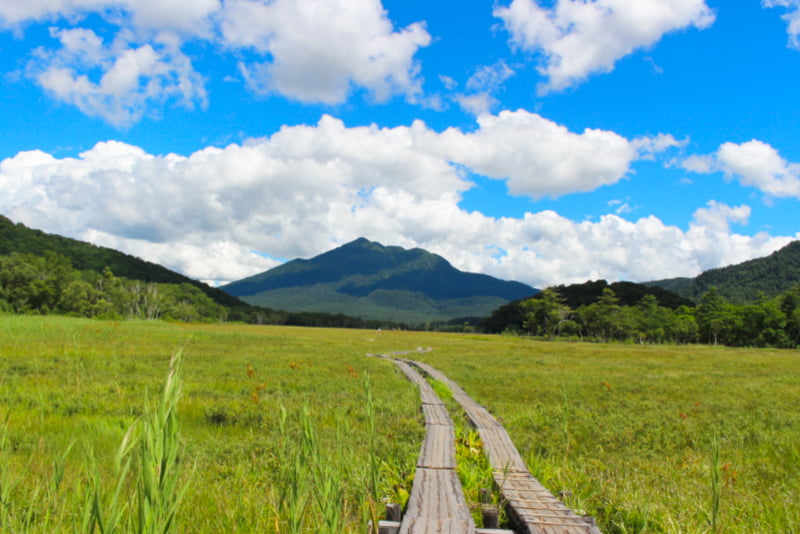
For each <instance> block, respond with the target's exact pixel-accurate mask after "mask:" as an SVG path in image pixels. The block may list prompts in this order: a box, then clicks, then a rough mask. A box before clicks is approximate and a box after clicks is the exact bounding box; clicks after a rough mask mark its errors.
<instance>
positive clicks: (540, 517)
mask: <svg viewBox="0 0 800 534" xmlns="http://www.w3.org/2000/svg"><path fill="white" fill-rule="evenodd" d="M400 364H401V363H400V362H398V365H400ZM402 364H404V365H406V366H411V365H413V366H415V367H417V368H419V369H420V370H422V371H423V372H424V373H426V374H428V375H429V376H431V377H432V378H434V379H435V380H438V381H440V382H443V383H444V384H446V385H447V386H448V387H449V388H450V391H451V392H452V394H453V398H454V399H455V400H456V401H457V402H458V403H459V404H461V406H462V407H463V409H464V411H465V412H466V413H467V417H468V418H469V420H470V421H471V423H472V424H473V426H475V428H476V429H477V430H478V433H479V434H480V436H481V441H482V442H483V447H484V450H485V451H486V455H487V456H488V458H489V463H490V464H491V466H492V475H493V478H494V481H495V484H497V487H498V488H499V489H500V492H501V493H502V495H503V498H504V500H505V501H506V502H507V503H508V510H509V514H510V516H511V518H512V521H513V522H514V524H515V525H516V526H517V528H518V529H519V534H601V532H600V529H599V528H597V526H595V525H594V521H593V520H592V519H591V518H584V517H581V516H579V515H577V514H575V512H573V511H572V510H570V509H569V508H567V507H566V506H565V505H564V504H563V503H562V502H561V501H559V500H558V499H557V498H556V497H555V496H553V495H552V494H551V493H550V492H549V491H548V490H547V488H545V487H544V486H542V484H541V483H540V482H539V481H538V480H536V478H534V477H533V475H531V473H530V471H529V470H528V467H527V465H526V464H525V461H524V460H523V459H522V456H521V455H520V454H519V451H517V448H516V447H515V446H514V444H513V442H512V441H511V437H510V436H509V435H508V432H506V430H505V428H503V426H502V425H501V424H500V423H499V422H498V421H497V419H495V418H494V417H493V416H492V414H490V413H489V411H488V410H487V409H486V408H484V407H483V406H481V405H480V404H478V403H477V402H476V401H475V400H474V399H472V397H470V396H469V395H467V393H466V392H465V391H464V390H463V389H462V388H461V387H460V386H459V385H458V384H456V383H455V382H453V381H452V380H450V379H449V378H447V376H445V375H444V374H443V373H442V372H440V371H438V370H436V369H434V368H433V367H431V366H430V365H427V364H425V363H422V362H417V361H413V360H402ZM406 376H408V375H406ZM429 387H430V386H429ZM463 532H466V531H463Z"/></svg>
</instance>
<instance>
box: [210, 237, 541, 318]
mask: <svg viewBox="0 0 800 534" xmlns="http://www.w3.org/2000/svg"><path fill="white" fill-rule="evenodd" d="M222 289H224V290H225V291H227V292H229V293H230V294H232V295H236V296H239V297H242V299H243V300H245V301H247V302H250V303H253V304H259V305H262V306H269V307H273V308H278V309H286V310H290V311H328V312H334V313H345V314H347V315H356V316H361V317H369V318H387V316H386V315H384V316H383V317H376V316H374V315H371V314H370V313H368V312H364V313H361V312H359V311H358V310H359V309H362V308H363V307H364V306H365V302H366V301H369V305H368V306H367V307H368V308H370V309H373V308H374V307H375V306H378V307H380V308H382V309H383V312H384V313H385V314H389V313H391V310H393V309H394V310H396V308H398V307H400V308H402V309H403V311H404V312H407V311H409V309H410V308H415V307H418V306H419V305H420V303H421V302H422V301H424V305H425V306H427V307H428V308H431V310H429V315H431V316H432V317H431V318H432V319H449V318H453V317H458V316H466V315H474V316H480V315H486V314H488V313H491V311H492V309H494V308H495V307H497V305H498V304H503V303H505V302H508V301H511V300H516V299H519V298H523V297H527V296H530V295H532V294H534V293H535V292H536V290H535V289H534V288H532V287H530V286H527V285H525V284H521V283H519V282H507V281H503V280H498V279H496V278H493V277H491V276H488V275H483V274H475V273H465V272H462V271H459V270H458V269H456V268H455V267H453V266H452V265H451V264H450V263H449V262H448V261H447V260H445V259H444V258H442V257H441V256H438V255H436V254H433V253H431V252H428V251H426V250H424V249H421V248H413V249H404V248H402V247H399V246H384V245H382V244H381V243H378V242H375V241H370V240H369V239H367V238H364V237H359V238H358V239H355V240H354V241H351V242H349V243H345V244H344V245H341V246H339V247H337V248H335V249H332V250H329V251H327V252H325V253H323V254H320V255H319V256H316V257H314V258H311V259H308V260H300V259H298V260H292V261H290V262H288V263H285V264H283V265H281V266H279V267H276V268H274V269H271V270H269V271H266V272H263V273H261V274H258V275H255V276H251V277H249V278H245V279H243V280H239V281H237V282H233V283H231V284H228V285H226V286H224V287H223V288H222ZM310 295H314V297H311V296H310ZM470 299H472V300H473V302H474V303H477V302H479V301H480V302H481V303H482V304H481V305H479V306H477V307H476V306H475V305H472V307H471V308H470V305H469V304H467V303H466V302H467V301H468V300H470ZM300 301H302V302H301V303H299V302H300ZM377 301H380V302H379V305H376V304H375V303H376V302H377ZM446 301H453V302H456V301H460V302H461V303H462V306H461V307H460V308H459V314H458V315H454V316H448V315H443V314H442V313H440V311H439V310H438V309H437V307H438V308H441V306H443V304H442V303H444V302H446ZM337 303H338V304H337ZM465 310H466V312H465ZM393 319H394V320H403V319H400V318H398V317H394V318H393Z"/></svg>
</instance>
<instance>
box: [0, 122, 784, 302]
mask: <svg viewBox="0 0 800 534" xmlns="http://www.w3.org/2000/svg"><path fill="white" fill-rule="evenodd" d="M478 126H479V127H478V129H477V130H475V131H474V132H468V133H466V132H463V131H460V130H456V129H448V130H445V131H443V132H436V131H434V130H432V129H430V128H428V127H427V126H426V125H425V124H424V123H422V122H419V121H417V122H414V123H413V124H411V125H410V126H404V127H396V128H378V127H377V126H370V127H357V128H348V127H346V126H345V125H344V124H343V123H342V121H340V120H338V119H335V118H333V117H329V116H323V117H322V119H321V120H320V121H319V122H318V123H317V124H316V125H301V126H285V127H283V128H282V129H281V130H280V131H278V132H276V133H275V134H273V135H272V136H270V137H268V138H262V139H252V140H250V141H248V142H246V143H243V144H232V145H229V146H227V147H224V148H214V147H209V148H206V149H204V150H200V151H198V152H195V153H193V154H191V155H189V156H180V155H176V154H167V155H153V154H148V153H146V152H145V151H143V150H142V149H140V148H138V147H135V146H131V145H128V144H125V143H120V142H115V141H108V142H102V143H98V144H97V145H96V146H94V147H93V148H92V149H90V150H88V151H85V152H83V153H81V154H80V155H79V156H78V157H75V158H62V159H59V158H55V157H53V156H52V155H50V154H47V153H44V152H41V151H27V152H20V153H19V154H17V155H16V156H14V157H12V158H8V159H5V160H3V161H2V162H0V189H2V190H3V192H4V194H3V196H2V197H1V198H0V212H2V213H4V214H6V215H8V216H9V217H11V218H12V219H13V220H16V221H19V222H23V223H24V224H26V225H29V226H32V227H35V228H41V229H43V230H46V231H50V232H57V233H60V234H64V235H69V236H72V237H77V238H81V239H86V240H89V241H91V242H94V243H97V244H101V245H105V246H110V247H114V248H118V249H120V250H123V251H126V252H128V253H132V254H136V255H138V256H140V257H143V258H145V259H148V260H151V261H156V262H159V263H162V264H164V265H166V266H168V267H170V268H173V269H176V270H178V271H181V272H183V273H185V274H187V275H189V276H192V277H195V278H198V279H202V280H217V281H227V280H232V279H238V278H242V277H244V276H247V275H250V274H254V273H256V272H259V271H262V270H265V269H267V268H270V267H273V266H275V265H276V264H277V260H276V259H274V258H294V257H310V256H313V255H316V254H319V253H321V252H323V251H325V250H328V249H330V248H333V247H334V246H337V245H339V244H343V243H345V242H347V241H350V240H352V239H354V238H356V237H359V236H365V237H368V238H370V239H374V240H378V241H381V242H383V243H386V244H396V245H401V246H407V247H408V246H420V247H424V248H426V249H428V250H431V251H433V252H436V253H439V254H441V255H443V256H444V257H446V258H448V259H449V260H450V261H451V262H453V263H454V264H455V265H456V266H457V267H459V268H461V269H465V270H469V271H478V272H486V273H489V274H493V275H495V276H499V277H501V278H506V279H517V280H521V281H524V282H527V283H530V284H532V285H535V286H539V287H542V286H546V285H551V284H558V283H571V282H581V281H584V280H586V279H587V278H606V279H611V280H617V279H628V280H639V281H641V280H651V279H656V278H662V277H672V276H691V275H696V274H698V273H699V272H701V271H702V270H705V269H708V268H711V267H717V266H719V265H723V264H729V263H736V262H740V261H744V260H746V259H749V258H752V257H755V256H759V255H765V254H767V253H769V252H772V251H773V250H775V249H777V248H779V247H780V246H782V245H784V244H786V243H787V242H788V241H790V239H791V237H789V236H786V237H770V236H768V235H765V234H759V235H756V236H753V237H750V236H742V235H737V234H734V233H731V232H730V224H731V223H734V224H744V223H746V222H747V218H748V217H749V208H748V207H747V206H737V207H729V206H726V205H724V204H722V203H717V202H713V201H711V202H709V203H708V204H707V206H705V207H699V209H698V210H697V212H696V213H695V217H694V220H693V222H692V223H691V224H690V225H689V227H688V229H687V230H682V229H680V228H677V227H674V226H669V225H665V224H664V223H663V222H662V221H660V220H659V219H658V218H656V217H653V216H650V217H644V218H640V219H639V220H636V221H628V220H625V219H623V218H621V217H619V216H618V215H615V214H608V215H605V216H603V217H601V218H600V219H599V220H597V221H583V222H575V221H571V220H569V219H566V218H564V217H562V216H560V215H558V214H557V213H555V212H552V211H541V212H538V213H526V214H525V215H524V216H522V217H519V218H511V217H501V218H494V217H489V216H486V215H484V214H482V213H479V212H474V211H467V210H465V209H463V208H462V207H461V206H460V202H461V197H462V194H463V193H464V192H465V191H467V190H468V189H469V188H470V187H472V185H473V184H472V182H471V181H470V176H471V174H470V173H478V174H483V175H486V176H489V177H492V178H495V179H503V180H507V182H508V184H509V187H511V188H512V189H513V190H515V191H517V192H518V193H519V194H525V195H532V196H538V195H559V194H565V193H567V192H570V191H587V190H590V189H593V188H597V187H601V186H603V185H604V184H608V183H613V182H614V181H616V180H621V179H623V178H624V177H625V175H626V173H627V172H628V169H629V166H630V164H631V162H632V161H634V160H636V159H637V158H643V157H652V154H653V152H654V151H657V150H660V149H659V148H657V147H667V146H670V145H671V144H672V143H671V142H670V141H669V137H663V136H659V137H656V138H652V139H647V140H642V139H639V140H627V139H625V138H623V137H621V136H619V135H617V134H614V133H612V132H606V131H600V130H586V131H584V132H583V133H581V134H576V133H572V132H569V131H568V130H567V129H566V128H563V127H561V126H559V125H556V124H554V123H552V122H550V121H548V120H546V119H544V118H542V117H540V116H538V115H535V114H531V113H528V112H523V111H517V112H503V113H500V114H498V115H482V116H481V118H480V119H479V121H478ZM539 143H543V144H544V148H541V147H539V146H538V144H539ZM642 147H648V148H647V150H643V149H642ZM520 153H522V154H523V155H521V156H520V155H519V154H520ZM587 162H590V163H587Z"/></svg>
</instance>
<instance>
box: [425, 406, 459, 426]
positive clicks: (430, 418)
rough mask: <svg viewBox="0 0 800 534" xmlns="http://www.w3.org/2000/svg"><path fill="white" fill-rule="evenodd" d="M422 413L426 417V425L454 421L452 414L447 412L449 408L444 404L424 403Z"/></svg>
mask: <svg viewBox="0 0 800 534" xmlns="http://www.w3.org/2000/svg"><path fill="white" fill-rule="evenodd" d="M422 415H423V416H424V418H425V424H426V425H445V426H447V425H450V426H452V424H453V421H452V419H450V414H449V413H447V408H445V406H444V404H429V403H426V404H423V405H422Z"/></svg>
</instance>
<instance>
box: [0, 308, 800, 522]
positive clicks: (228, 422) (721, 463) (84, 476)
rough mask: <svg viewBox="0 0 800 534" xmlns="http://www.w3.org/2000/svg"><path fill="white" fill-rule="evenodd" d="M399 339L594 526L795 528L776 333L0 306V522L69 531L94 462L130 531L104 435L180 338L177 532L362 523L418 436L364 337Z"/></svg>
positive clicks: (112, 435)
mask: <svg viewBox="0 0 800 534" xmlns="http://www.w3.org/2000/svg"><path fill="white" fill-rule="evenodd" d="M417 347H430V348H432V349H433V350H432V351H431V352H427V353H424V354H419V355H416V356H414V357H416V358H418V359H422V360H424V361H427V362H428V363H430V364H432V365H434V366H435V367H438V368H439V369H441V370H442V371H443V372H445V373H446V374H447V375H448V376H449V377H450V378H452V379H453V380H455V381H456V382H458V383H459V384H460V385H461V386H462V387H464V389H465V390H466V391H467V392H468V393H470V394H471V395H472V396H473V397H475V398H476V399H477V400H478V401H479V402H481V403H483V404H485V405H486V406H487V407H488V408H489V409H490V410H491V411H492V412H493V413H494V414H495V415H496V416H498V417H499V418H500V419H501V420H502V421H503V422H504V423H505V425H506V427H507V428H508V430H509V433H510V434H511V436H512V438H513V439H514V440H515V443H516V444H517V446H518V448H519V449H520V451H521V452H522V453H523V456H524V457H525V458H526V459H527V461H528V464H529V466H530V467H531V470H532V472H533V473H534V475H535V476H537V477H538V478H539V479H540V480H541V481H542V482H543V483H544V484H545V485H546V486H547V487H548V488H549V489H550V490H551V491H552V492H553V493H555V494H557V495H558V494H561V495H562V498H563V499H564V500H565V502H566V503H567V504H568V505H569V506H571V507H573V508H574V509H576V510H577V511H579V512H581V513H585V514H589V515H593V516H595V517H596V518H597V520H598V524H599V525H600V527H601V528H602V530H603V531H604V532H670V533H678V532H684V533H694V532H699V533H702V532H742V533H744V532H798V531H800V507H798V506H797V504H796V503H797V502H798V500H800V445H798V443H799V442H800V439H799V438H800V372H798V371H800V352H798V351H789V350H782V351H781V350H747V349H726V348H722V347H705V346H634V345H600V344H584V343H574V344H573V343H561V342H552V343H548V342H535V341H530V340H527V339H518V338H511V337H500V336H479V335H458V334H431V333H414V332H386V331H384V332H376V331H369V330H329V329H304V328H289V327H270V326H244V325H182V324H171V323H164V322H134V321H130V322H111V321H93V320H82V319H69V318H62V317H20V316H0V521H2V522H3V523H0V526H1V527H2V528H0V530H2V531H8V532H81V531H82V530H81V525H83V524H84V519H85V515H86V510H87V506H88V507H89V508H91V506H92V505H91V497H92V495H91V493H92V488H93V487H94V486H93V485H94V484H95V479H97V481H98V482H97V484H98V487H99V488H100V491H99V492H98V495H99V500H98V503H97V505H96V506H97V507H98V508H99V509H100V510H101V511H103V512H105V513H107V512H109V511H113V510H114V509H117V510H121V511H122V512H121V516H123V519H122V520H121V524H122V528H120V530H119V531H120V532H135V531H142V530H141V529H138V530H137V528H136V522H137V518H136V515H137V511H136V510H137V505H136V494H137V488H136V479H137V471H136V465H135V464H136V461H134V462H133V464H132V467H131V468H130V471H129V472H128V474H127V477H126V478H125V479H124V480H123V482H122V483H121V484H120V485H119V486H117V482H118V481H119V480H120V477H119V473H120V462H119V460H118V459H117V452H118V449H119V447H120V444H121V443H122V442H123V440H124V438H125V436H126V433H127V432H128V429H129V428H131V426H132V425H134V424H135V423H136V422H137V421H140V420H142V419H143V418H144V417H146V416H147V414H149V413H150V408H148V407H149V406H153V405H155V404H156V403H157V401H158V399H159V393H160V391H161V389H162V387H163V384H164V380H165V377H166V375H167V371H168V368H169V363H170V357H171V355H173V354H175V353H177V352H181V354H182V371H181V389H182V394H181V397H180V401H179V403H178V411H177V414H178V421H179V424H180V429H179V437H178V442H179V445H180V454H179V457H178V459H177V463H176V465H177V467H176V469H177V473H178V475H177V487H178V488H184V487H185V488H186V489H185V494H184V495H183V498H182V501H181V502H180V507H179V509H178V512H177V525H178V527H179V528H178V530H179V531H181V532H282V533H284V532H320V533H322V532H364V531H365V528H366V527H365V525H366V522H367V521H368V520H369V519H370V517H372V516H373V515H374V513H375V512H374V511H375V510H376V509H378V510H379V509H380V505H375V504H374V503H375V501H380V500H381V499H383V498H386V497H387V496H390V495H391V496H392V498H395V499H397V498H402V496H403V495H404V494H405V492H406V491H407V490H408V489H410V486H409V484H410V476H411V475H412V474H413V467H414V464H415V460H416V456H417V453H418V450H419V443H420V441H421V439H422V433H423V426H422V424H421V421H420V417H419V415H418V408H417V406H418V402H419V401H418V396H417V392H416V390H415V389H414V388H413V387H412V386H411V385H410V383H409V382H407V381H406V380H405V378H404V377H403V376H402V375H401V374H399V373H398V372H396V371H395V369H394V366H393V365H391V364H390V363H388V362H385V361H382V360H379V359H375V358H367V357H365V354H366V353H379V352H391V351H401V350H412V349H415V348H417ZM117 487H119V497H118V499H117V500H116V501H114V495H115V491H116V488H117ZM87 503H89V504H88V505H87ZM124 518H128V519H124ZM125 521H127V523H125ZM97 531H100V530H99V529H98V530H97Z"/></svg>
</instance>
